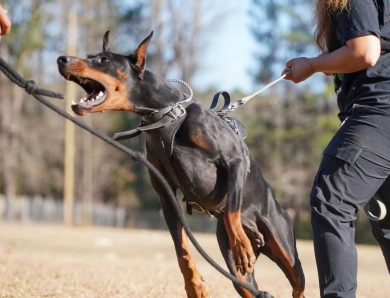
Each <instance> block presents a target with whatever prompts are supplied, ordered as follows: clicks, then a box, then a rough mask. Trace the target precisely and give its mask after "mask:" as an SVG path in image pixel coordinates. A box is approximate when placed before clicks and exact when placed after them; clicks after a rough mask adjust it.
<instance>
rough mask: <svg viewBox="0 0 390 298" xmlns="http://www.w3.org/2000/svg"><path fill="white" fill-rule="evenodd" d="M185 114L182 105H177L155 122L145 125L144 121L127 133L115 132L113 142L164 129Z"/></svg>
mask: <svg viewBox="0 0 390 298" xmlns="http://www.w3.org/2000/svg"><path fill="white" fill-rule="evenodd" d="M185 114H186V111H185V109H184V108H183V106H182V105H180V104H179V105H177V106H176V107H173V108H172V109H171V110H170V111H169V112H167V113H166V114H164V115H163V116H162V118H160V119H159V120H157V121H156V122H153V123H152V124H148V125H146V122H145V121H141V124H140V126H139V127H137V128H135V129H132V130H129V131H124V132H117V133H115V134H114V137H113V139H114V140H115V141H120V140H126V139H130V138H133V137H136V136H138V135H139V134H140V133H142V132H145V131H148V130H153V129H157V128H161V127H164V126H166V125H167V124H169V123H171V122H174V121H176V120H177V119H178V118H180V117H182V116H183V115H185Z"/></svg>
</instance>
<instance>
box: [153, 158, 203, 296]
mask: <svg viewBox="0 0 390 298" xmlns="http://www.w3.org/2000/svg"><path fill="white" fill-rule="evenodd" d="M148 158H149V160H151V158H150V157H149V156H148ZM151 161H152V163H153V164H154V165H155V166H156V167H157V168H158V169H159V170H160V172H161V173H164V170H163V168H162V167H161V165H159V164H158V162H157V161H156V160H151ZM165 174H166V173H165ZM164 176H165V177H166V178H167V180H169V181H170V179H169V177H168V176H167V175H164ZM150 178H151V182H152V185H153V187H154V189H155V190H156V192H157V193H158V194H159V196H160V202H161V207H162V210H163V213H164V218H165V221H166V223H167V226H168V229H169V232H170V233H171V236H172V239H173V242H174V245H175V250H176V256H177V260H178V263H179V267H180V271H181V272H182V274H183V278H184V287H185V290H186V293H187V297H189V298H208V297H209V295H208V293H207V290H206V287H205V285H204V281H203V280H202V276H201V275H200V273H199V271H198V269H197V268H196V265H195V262H194V260H193V259H192V256H191V254H190V251H189V247H188V241H187V235H186V233H185V230H184V228H183V225H182V223H181V221H180V219H179V217H178V215H177V214H176V212H175V209H174V208H173V206H172V203H171V201H170V200H169V198H168V197H167V194H166V192H165V191H164V189H163V187H162V186H161V185H160V183H159V182H158V181H157V179H156V177H154V175H153V174H152V173H150ZM169 184H170V185H171V186H172V189H174V190H175V189H176V188H175V187H173V183H172V181H170V183H169Z"/></svg>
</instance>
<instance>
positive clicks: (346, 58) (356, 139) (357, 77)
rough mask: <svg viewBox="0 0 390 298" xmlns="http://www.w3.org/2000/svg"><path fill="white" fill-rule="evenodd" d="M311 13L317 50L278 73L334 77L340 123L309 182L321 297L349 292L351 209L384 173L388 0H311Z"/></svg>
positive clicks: (388, 144) (388, 140) (379, 236)
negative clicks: (314, 175) (314, 1)
mask: <svg viewBox="0 0 390 298" xmlns="http://www.w3.org/2000/svg"><path fill="white" fill-rule="evenodd" d="M315 20H316V22H317V27H316V34H315V40H316V43H317V45H318V46H319V48H320V49H321V51H322V54H320V55H319V56H318V57H314V58H306V57H300V58H295V59H292V60H290V61H288V62H287V63H286V69H285V70H284V71H283V73H286V72H287V71H288V70H290V69H292V73H291V74H289V75H288V76H286V79H287V80H291V81H293V82H294V83H299V82H301V81H304V80H305V79H307V78H308V77H310V76H311V75H313V73H315V72H323V73H325V74H327V75H329V74H333V77H334V83H335V91H336V94H337V102H338V106H339V110H340V113H339V118H340V121H341V122H342V125H341V127H340V129H339V130H338V131H337V133H336V134H335V136H334V137H333V139H332V140H331V141H330V143H329V145H328V146H327V147H326V149H325V150H324V154H323V158H322V161H321V164H320V166H319V170H318V173H317V175H316V177H315V180H314V183H313V188H312V191H311V194H310V203H311V224H312V229H313V241H314V249H315V256H316V261H317V267H318V278H319V284H320V294H321V297H344V298H352V297H355V296H356V288H357V252H356V247H355V241H354V235H355V227H354V221H355V219H356V214H357V212H358V211H359V210H360V209H362V208H363V206H364V205H365V204H366V203H367V202H368V201H369V200H370V199H371V198H372V197H373V196H374V194H375V193H377V192H378V189H380V188H381V186H382V185H383V186H382V188H383V187H384V186H385V185H388V184H387V183H386V184H384V181H385V180H386V179H387V178H388V176H389V174H390V2H389V1H388V0H316V6H315ZM389 181H390V180H389ZM382 188H381V189H382ZM387 188H388V189H389V187H387ZM383 194H385V195H386V196H383ZM381 196H382V197H381V199H382V201H383V202H384V203H385V205H386V207H387V210H388V214H387V215H386V217H385V218H384V219H383V220H381V221H378V222H371V227H372V232H373V235H374V236H375V238H376V240H377V241H378V242H379V244H380V247H381V249H382V252H383V255H384V258H385V260H386V264H387V268H388V269H389V270H390V215H389V211H390V199H389V198H390V192H387V193H386V192H383V191H382V193H381ZM373 266H374V264H373ZM383 286H384V287H385V285H383ZM384 291H385V288H384Z"/></svg>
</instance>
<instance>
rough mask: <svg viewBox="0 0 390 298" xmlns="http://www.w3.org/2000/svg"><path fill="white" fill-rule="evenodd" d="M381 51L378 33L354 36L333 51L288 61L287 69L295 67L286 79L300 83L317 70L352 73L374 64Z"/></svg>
mask: <svg viewBox="0 0 390 298" xmlns="http://www.w3.org/2000/svg"><path fill="white" fill-rule="evenodd" d="M380 52H381V45H380V40H379V38H378V37H377V36H376V35H365V36H360V37H356V38H352V39H350V40H348V41H347V42H346V45H344V46H343V47H341V48H339V49H337V50H335V51H334V52H332V53H322V54H321V55H319V56H317V57H314V58H306V57H301V58H295V59H292V60H290V61H288V62H287V63H286V69H285V70H284V71H283V73H285V72H287V71H288V70H289V69H291V68H292V69H293V71H292V73H291V74H289V75H287V76H286V80H291V81H293V82H294V83H299V82H302V81H304V80H306V79H307V78H308V77H310V76H311V75H313V74H314V73H315V72H323V73H351V72H356V71H360V70H363V69H366V68H369V67H371V66H374V65H375V63H376V62H377V61H378V59H379V56H380Z"/></svg>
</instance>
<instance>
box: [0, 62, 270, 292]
mask: <svg viewBox="0 0 390 298" xmlns="http://www.w3.org/2000/svg"><path fill="white" fill-rule="evenodd" d="M0 70H1V71H2V72H3V73H4V74H5V75H6V76H7V77H8V78H9V79H10V80H11V81H12V82H14V83H15V84H17V85H18V86H20V87H21V88H23V89H25V90H26V92H27V93H28V94H30V95H32V96H33V97H34V98H35V99H37V100H38V101H39V102H41V103H42V104H44V105H45V106H46V107H48V108H49V109H51V110H53V111H54V112H56V113H57V114H59V115H60V116H62V117H64V118H66V119H68V120H70V121H72V122H73V123H74V124H76V125H78V126H80V127H81V128H83V129H85V130H86V131H88V132H90V133H91V134H93V135H94V136H96V137H98V138H99V139H101V140H103V141H105V142H106V143H108V144H110V145H112V146H114V147H116V148H117V149H119V150H121V151H123V152H124V153H126V154H128V155H130V156H131V157H132V158H133V159H134V160H136V161H141V162H142V163H143V164H144V165H145V166H146V167H147V168H148V169H149V170H150V171H151V172H152V173H153V174H154V175H155V176H156V177H157V179H158V180H159V181H160V182H161V183H162V185H163V188H164V190H165V191H166V193H167V194H168V196H169V198H170V199H171V202H172V204H173V207H174V209H175V212H176V215H177V216H178V217H179V219H180V221H181V222H182V224H183V228H184V230H185V231H186V233H187V236H188V238H189V239H190V240H191V242H192V244H193V245H194V246H195V248H196V249H197V251H198V252H199V253H200V254H201V255H202V257H203V258H204V259H205V260H206V261H207V262H209V264H211V265H212V266H213V267H214V268H215V269H216V270H218V271H219V272H220V273H221V274H223V275H224V276H225V277H227V278H229V279H230V280H231V281H232V282H234V283H235V284H237V285H239V286H241V287H243V288H245V289H247V290H248V291H249V292H251V293H252V294H253V295H255V296H256V297H262V295H263V292H262V291H258V290H256V289H255V288H253V287H252V286H251V285H248V284H246V283H244V282H242V281H240V280H239V279H238V278H237V277H235V276H233V275H232V274H230V273H229V272H227V271H226V270H224V269H223V268H222V267H221V266H219V265H218V264H217V263H216V262H215V261H214V260H213V259H212V258H211V257H210V256H209V255H208V254H207V253H206V252H205V251H204V250H203V248H202V247H201V246H200V245H199V243H198V242H197V240H196V239H195V237H194V236H193V234H192V232H191V229H190V227H189V226H188V224H187V222H186V221H185V218H184V216H183V213H182V210H181V208H180V205H179V203H178V202H177V200H176V197H175V195H174V194H173V192H172V189H171V188H170V187H169V185H168V183H167V182H166V180H165V178H164V177H163V176H162V175H161V173H160V172H159V171H158V170H157V169H156V168H155V167H154V166H153V165H152V164H151V163H150V162H149V161H148V160H147V158H146V156H145V154H143V153H141V152H134V151H132V150H130V149H129V148H127V147H125V146H123V145H122V144H121V143H119V142H117V141H115V140H113V139H112V138H110V137H108V136H107V135H105V134H102V133H100V132H99V131H97V130H95V129H93V128H91V127H89V126H88V125H86V124H85V123H83V122H82V121H79V120H78V119H76V118H74V117H72V116H71V115H70V114H68V113H67V112H65V111H63V110H62V109H60V108H58V107H57V106H55V105H54V104H52V103H51V102H49V101H48V100H46V99H45V98H43V97H42V96H41V95H43V96H48V97H53V98H59V99H63V98H64V95H63V94H60V93H56V92H52V91H49V90H44V89H39V88H38V87H37V86H36V84H35V82H34V81H27V80H25V79H24V78H23V77H21V76H20V75H19V74H18V73H17V72H16V71H15V70H14V69H12V68H11V67H10V66H9V65H8V64H7V63H6V62H5V61H4V60H3V59H2V58H0Z"/></svg>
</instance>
